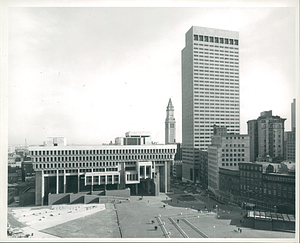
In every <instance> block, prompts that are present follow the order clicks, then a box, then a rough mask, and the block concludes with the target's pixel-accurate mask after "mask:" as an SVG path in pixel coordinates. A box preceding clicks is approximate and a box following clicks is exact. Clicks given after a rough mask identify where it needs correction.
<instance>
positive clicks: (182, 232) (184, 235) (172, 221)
mask: <svg viewBox="0 0 300 243" xmlns="http://www.w3.org/2000/svg"><path fill="white" fill-rule="evenodd" d="M169 220H170V221H171V223H172V224H173V225H174V226H175V227H176V229H177V230H178V231H179V233H180V234H181V235H182V236H183V237H184V238H189V236H188V235H187V234H186V233H185V232H184V231H183V229H181V227H180V226H179V225H178V224H177V223H176V222H175V220H174V219H173V218H169Z"/></svg>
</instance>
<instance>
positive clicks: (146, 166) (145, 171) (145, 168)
mask: <svg viewBox="0 0 300 243" xmlns="http://www.w3.org/2000/svg"><path fill="white" fill-rule="evenodd" d="M146 167H147V166H146V165H145V166H144V178H145V179H146Z"/></svg>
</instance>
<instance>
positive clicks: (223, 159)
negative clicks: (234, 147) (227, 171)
mask: <svg viewBox="0 0 300 243" xmlns="http://www.w3.org/2000/svg"><path fill="white" fill-rule="evenodd" d="M222 161H245V159H244V158H237V159H236V158H233V159H232V158H226V159H225V158H222ZM222 164H223V163H222Z"/></svg>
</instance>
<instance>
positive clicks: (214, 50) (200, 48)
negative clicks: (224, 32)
mask: <svg viewBox="0 0 300 243" xmlns="http://www.w3.org/2000/svg"><path fill="white" fill-rule="evenodd" d="M198 46H199V45H198ZM198 46H194V50H201V52H203V51H209V52H211V53H215V52H225V53H234V54H239V51H238V49H237V48H235V49H234V51H233V48H230V49H231V50H232V51H231V50H229V51H228V50H223V49H228V48H226V47H225V48H221V49H213V48H203V47H198ZM200 46H201V45H200ZM205 53H207V52H205Z"/></svg>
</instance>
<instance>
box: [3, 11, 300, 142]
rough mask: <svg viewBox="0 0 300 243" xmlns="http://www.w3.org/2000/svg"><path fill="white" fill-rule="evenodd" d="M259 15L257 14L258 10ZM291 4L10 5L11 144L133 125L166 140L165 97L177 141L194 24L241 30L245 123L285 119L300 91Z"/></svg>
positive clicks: (77, 137) (116, 133)
mask: <svg viewBox="0 0 300 243" xmlns="http://www.w3.org/2000/svg"><path fill="white" fill-rule="evenodd" d="M254 16H255V17H254ZM295 16H296V12H295V9H294V8H288V7H286V8H283V7H279V8H278V7H277V8H275V7H264V8H262V7H259V8H250V7H247V8H245V7H244V8H235V7H230V8H229V7H228V8H216V7H210V8H208V7H177V8H172V7H165V8H161V7H156V8H152V7H142V8H139V7H135V8H131V7H123V8H121V7H114V8H109V7H92V8H88V7H85V8H84V7H77V8H72V7H64V8H56V7H13V8H9V12H8V84H7V91H8V92H7V94H8V101H7V102H8V144H24V143H25V139H26V140H27V144H29V145H34V144H35V145H36V144H42V143H43V141H45V140H46V138H47V137H49V136H64V137H66V138H67V141H68V143H69V144H102V143H109V142H110V141H114V139H115V137H121V136H125V133H126V132H128V131H150V132H151V134H152V140H153V141H156V142H159V143H164V134H165V133H164V122H165V118H166V107H167V104H168V100H169V98H171V99H172V102H173V105H174V108H175V119H176V131H177V133H176V139H177V142H181V125H182V124H181V120H182V118H181V115H182V112H181V50H182V49H183V48H184V46H185V33H186V32H187V31H188V30H189V29H190V27H191V26H202V27H208V28H216V29H226V30H233V31H239V40H240V42H239V44H240V46H239V47H240V117H241V120H240V127H241V129H240V130H241V133H242V134H246V133H247V121H248V120H251V119H256V118H258V117H259V115H260V113H261V112H262V111H267V110H273V114H274V115H279V116H281V117H283V118H287V120H286V122H285V130H286V131H289V130H290V127H291V125H290V124H291V120H290V117H291V103H292V101H293V98H296V75H295V73H296V62H295V59H296V49H295V48H296V44H297V43H296V39H295V38H296V33H295V29H296V25H295V24H296V18H295Z"/></svg>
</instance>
